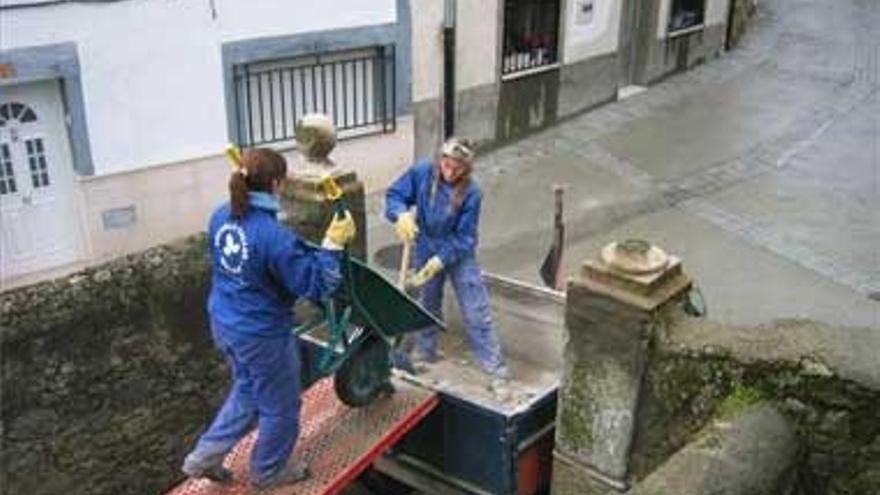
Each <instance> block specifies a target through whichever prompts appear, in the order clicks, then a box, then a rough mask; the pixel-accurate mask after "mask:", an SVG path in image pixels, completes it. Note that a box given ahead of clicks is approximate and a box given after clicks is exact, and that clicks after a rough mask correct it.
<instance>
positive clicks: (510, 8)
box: [501, 0, 559, 75]
mask: <svg viewBox="0 0 880 495" xmlns="http://www.w3.org/2000/svg"><path fill="white" fill-rule="evenodd" d="M502 53H503V56H502V63H501V73H502V74H503V75H509V74H515V73H517V72H523V71H528V70H531V69H535V68H538V67H543V66H548V65H553V64H555V63H557V62H558V61H559V0H505V2H504V45H503V50H502Z"/></svg>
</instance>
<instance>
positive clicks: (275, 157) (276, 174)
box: [229, 148, 287, 218]
mask: <svg viewBox="0 0 880 495" xmlns="http://www.w3.org/2000/svg"><path fill="white" fill-rule="evenodd" d="M286 175H287V162H286V161H285V160H284V157H283V156H281V155H279V154H278V153H276V152H275V151H272V150H270V149H267V148H252V149H248V150H245V151H244V153H243V154H242V157H241V165H240V166H238V167H236V168H235V170H234V171H233V172H232V176H231V177H230V178H229V209H230V210H231V212H232V216H233V217H236V218H242V217H244V216H245V215H246V214H247V212H248V200H249V199H250V198H249V197H248V193H249V192H251V191H262V192H272V186H273V184H275V183H276V182H277V181H280V180H281V179H283V178H284V177H285V176H286Z"/></svg>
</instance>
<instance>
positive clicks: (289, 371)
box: [185, 192, 341, 481]
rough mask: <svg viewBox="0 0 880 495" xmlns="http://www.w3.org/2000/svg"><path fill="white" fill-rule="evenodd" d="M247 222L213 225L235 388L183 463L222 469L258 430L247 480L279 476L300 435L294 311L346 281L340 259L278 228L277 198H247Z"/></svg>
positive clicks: (216, 307)
mask: <svg viewBox="0 0 880 495" xmlns="http://www.w3.org/2000/svg"><path fill="white" fill-rule="evenodd" d="M249 205H250V207H249V210H248V212H247V213H246V215H245V216H244V217H243V218H234V217H232V215H231V213H230V209H229V205H228V204H227V205H224V206H221V207H220V208H219V209H218V210H217V211H216V212H215V213H214V215H213V216H212V218H211V222H210V224H209V228H208V235H209V237H208V240H209V242H210V249H211V259H212V264H213V278H212V286H211V294H210V297H209V300H208V312H209V313H210V316H211V327H212V328H211V330H212V334H213V337H214V341H215V343H216V345H217V346H218V347H219V348H220V350H221V351H222V352H223V353H224V354H225V355H226V357H227V359H228V360H229V362H230V365H231V367H232V373H233V380H234V381H233V384H232V390H231V391H230V392H229V395H228V396H227V398H226V402H225V403H224V404H223V406H222V408H221V409H220V412H219V413H218V414H217V417H216V418H215V419H214V421H213V422H212V423H211V426H210V427H209V428H208V430H207V431H206V432H205V433H204V434H203V435H202V436H201V437H200V438H199V441H198V443H197V445H196V447H195V449H194V450H193V451H192V452H191V453H190V454H189V455H188V456H187V459H186V461H185V463H188V464H191V465H196V466H203V467H209V466H213V465H218V464H220V463H221V462H222V461H223V458H224V457H225V456H226V454H227V453H228V452H229V451H230V450H231V449H232V448H233V447H234V446H235V445H236V444H237V443H238V441H239V440H241V439H242V437H244V436H245V435H246V434H247V433H248V432H249V431H250V430H251V428H252V427H253V425H254V423H257V425H258V426H259V436H258V438H257V442H256V444H255V445H254V450H253V453H252V456H251V476H252V478H254V479H255V480H257V481H260V480H265V479H268V478H269V477H271V476H272V475H273V474H275V473H276V472H277V471H279V470H280V469H282V468H283V467H284V466H285V464H286V463H287V459H288V457H289V456H290V454H291V453H292V452H293V449H294V446H295V445H296V440H297V437H298V436H299V415H300V407H301V401H300V392H301V391H300V356H299V342H298V339H297V338H296V337H295V336H294V335H293V334H292V328H293V313H292V310H291V308H292V307H293V304H294V302H295V301H296V299H297V298H298V297H305V298H308V299H310V300H315V301H317V300H320V299H322V298H324V297H326V296H328V295H329V294H331V293H332V292H333V291H334V290H335V289H336V288H337V287H338V286H339V284H340V281H341V276H340V273H339V254H338V253H337V252H334V251H329V250H325V249H320V248H314V247H311V246H308V245H306V244H305V243H304V242H302V241H301V240H300V239H299V238H298V237H297V236H296V234H294V233H293V232H291V231H290V230H288V229H287V228H285V227H283V226H282V225H281V224H280V223H278V221H277V219H276V214H277V211H278V204H277V200H276V199H275V198H274V196H272V195H270V194H267V193H254V192H252V193H250V201H249Z"/></svg>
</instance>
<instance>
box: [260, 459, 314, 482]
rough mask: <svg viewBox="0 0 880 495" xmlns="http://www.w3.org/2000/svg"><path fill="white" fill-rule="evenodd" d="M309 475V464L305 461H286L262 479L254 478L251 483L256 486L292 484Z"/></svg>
mask: <svg viewBox="0 0 880 495" xmlns="http://www.w3.org/2000/svg"><path fill="white" fill-rule="evenodd" d="M309 476H311V473H310V472H309V465H308V463H306V462H305V461H288V462H287V464H286V465H285V466H284V467H283V468H281V469H279V470H278V471H276V472H275V473H274V474H272V475H269V476H268V477H266V478H265V479H262V480H254V481H253V482H252V484H253V485H254V486H255V487H257V488H273V487H276V486H282V485H292V484H294V483H298V482H300V481H303V480H305V479H308V477H309Z"/></svg>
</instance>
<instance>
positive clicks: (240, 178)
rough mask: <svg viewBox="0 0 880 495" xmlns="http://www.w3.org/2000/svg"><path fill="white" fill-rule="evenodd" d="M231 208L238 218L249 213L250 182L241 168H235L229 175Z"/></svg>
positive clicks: (234, 215)
mask: <svg viewBox="0 0 880 495" xmlns="http://www.w3.org/2000/svg"><path fill="white" fill-rule="evenodd" d="M229 209H230V210H232V216H233V217H236V218H242V217H244V215H245V214H246V213H247V209H248V184H247V177H246V176H245V175H244V171H243V170H242V169H241V168H237V169H235V170H234V171H233V172H232V176H231V177H229Z"/></svg>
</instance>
